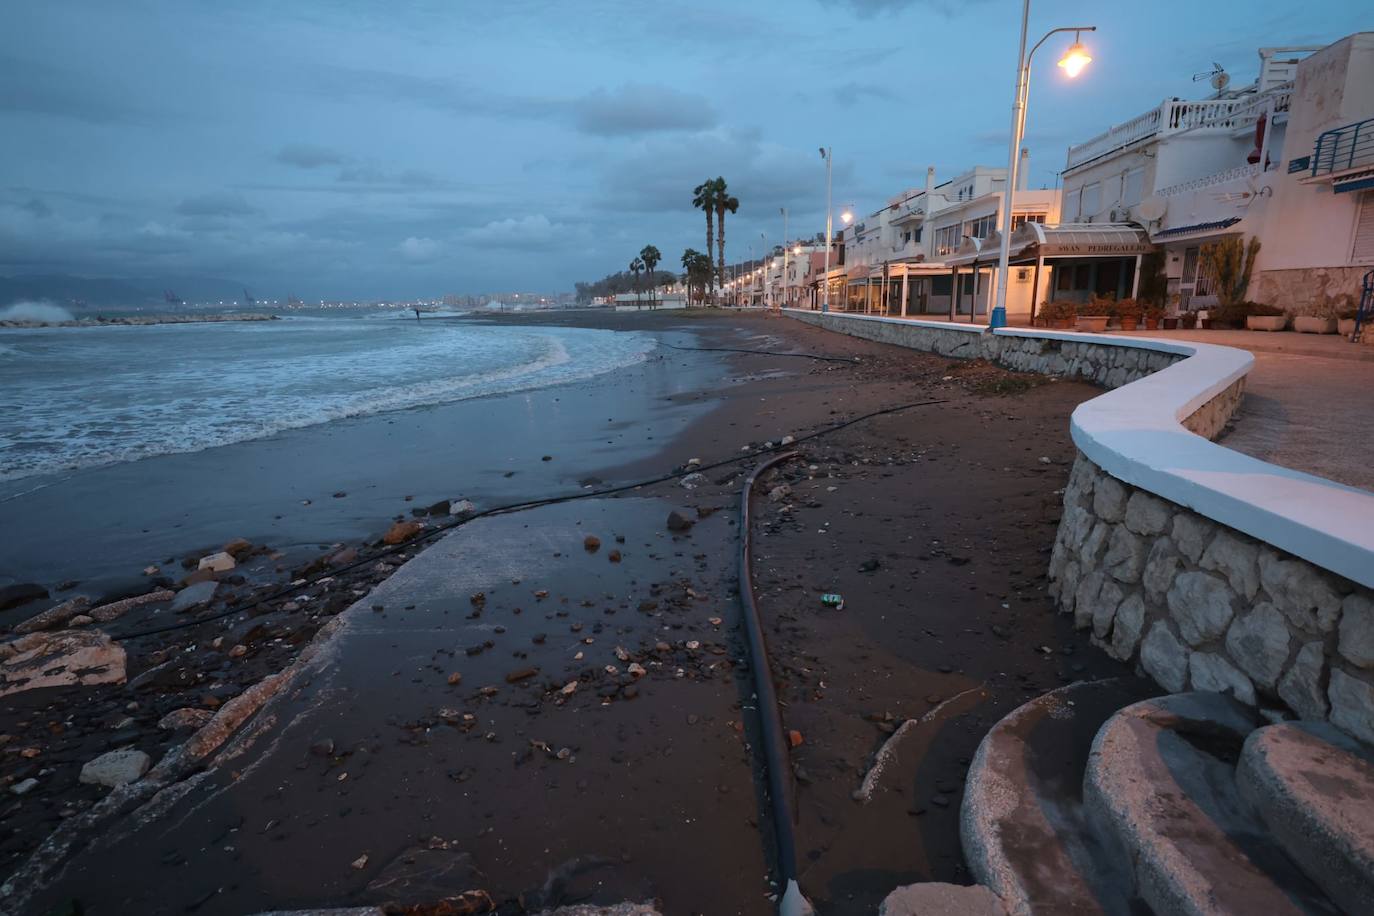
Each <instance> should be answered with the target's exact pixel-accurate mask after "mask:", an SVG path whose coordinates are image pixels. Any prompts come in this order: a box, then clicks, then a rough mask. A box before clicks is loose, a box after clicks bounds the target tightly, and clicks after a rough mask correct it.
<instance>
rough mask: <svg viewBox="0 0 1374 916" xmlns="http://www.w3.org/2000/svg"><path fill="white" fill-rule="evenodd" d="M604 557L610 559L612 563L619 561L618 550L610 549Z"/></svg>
mask: <svg viewBox="0 0 1374 916" xmlns="http://www.w3.org/2000/svg"><path fill="white" fill-rule="evenodd" d="M606 559H607V560H610V561H611V562H612V563H619V562H620V551H619V550H612V551H611V552H610V553H608V554H606Z"/></svg>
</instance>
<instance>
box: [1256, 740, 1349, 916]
mask: <svg viewBox="0 0 1374 916" xmlns="http://www.w3.org/2000/svg"><path fill="white" fill-rule="evenodd" d="M1236 775H1237V780H1238V781H1239V784H1240V791H1241V795H1242V796H1244V798H1245V799H1246V800H1247V801H1249V802H1250V804H1251V805H1253V806H1254V808H1255V810H1257V811H1258V812H1259V814H1260V816H1261V817H1262V818H1263V819H1264V822H1265V824H1267V825H1268V827H1269V830H1270V832H1271V833H1272V835H1273V837H1274V839H1275V840H1277V841H1278V843H1279V844H1280V845H1281V846H1283V848H1284V849H1285V850H1286V851H1287V852H1288V855H1289V856H1290V857H1291V858H1292V859H1293V860H1294V861H1295V862H1297V863H1298V865H1299V866H1300V867H1301V868H1302V870H1303V871H1304V872H1306V873H1307V876H1308V877H1309V878H1311V879H1312V880H1313V881H1314V882H1316V884H1317V885H1318V886H1319V887H1321V889H1322V890H1323V891H1325V892H1326V895H1327V896H1328V897H1330V898H1331V899H1332V900H1334V901H1335V902H1336V903H1337V904H1339V905H1340V906H1341V907H1342V908H1343V909H1345V910H1346V912H1349V913H1367V912H1370V911H1371V909H1374V748H1370V747H1369V746H1367V745H1364V744H1361V743H1360V742H1359V741H1356V740H1355V739H1354V738H1351V737H1350V736H1348V735H1346V734H1345V733H1344V732H1342V731H1340V730H1339V729H1337V728H1335V727H1334V726H1332V725H1329V724H1327V723H1325V722H1285V723H1283V724H1282V725H1271V726H1269V727H1267V728H1261V729H1257V730H1255V731H1253V732H1251V733H1250V736H1249V737H1248V738H1246V739H1245V747H1244V749H1243V750H1242V751H1241V755H1240V764H1239V766H1238V767H1237V774H1236Z"/></svg>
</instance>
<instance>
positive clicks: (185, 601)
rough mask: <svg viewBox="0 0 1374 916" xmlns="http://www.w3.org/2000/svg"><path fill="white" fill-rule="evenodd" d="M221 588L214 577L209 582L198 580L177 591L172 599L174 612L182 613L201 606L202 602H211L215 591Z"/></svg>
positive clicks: (172, 610)
mask: <svg viewBox="0 0 1374 916" xmlns="http://www.w3.org/2000/svg"><path fill="white" fill-rule="evenodd" d="M218 589H219V583H218V582H215V581H214V580H213V579H212V580H210V581H207V582H197V583H196V584H195V585H188V586H187V587H186V588H183V589H182V590H181V591H179V592H177V594H176V597H175V598H173V599H172V606H171V608H170V610H171V612H172V613H173V614H180V613H183V612H185V611H189V610H191V609H193V608H197V607H200V606H201V605H202V604H209V603H210V601H211V600H212V599H213V598H214V597H215V592H216V591H217V590H218Z"/></svg>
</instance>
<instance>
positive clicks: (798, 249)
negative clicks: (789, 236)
mask: <svg viewBox="0 0 1374 916" xmlns="http://www.w3.org/2000/svg"><path fill="white" fill-rule="evenodd" d="M792 253H793V254H801V246H800V245H798V246H797V247H796V248H793V249H792Z"/></svg>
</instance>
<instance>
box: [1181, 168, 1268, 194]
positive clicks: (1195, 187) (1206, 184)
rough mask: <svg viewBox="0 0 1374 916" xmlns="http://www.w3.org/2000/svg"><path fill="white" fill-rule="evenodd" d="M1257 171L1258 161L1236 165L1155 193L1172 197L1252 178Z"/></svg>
mask: <svg viewBox="0 0 1374 916" xmlns="http://www.w3.org/2000/svg"><path fill="white" fill-rule="evenodd" d="M1259 173H1260V167H1259V163H1258V162H1257V163H1255V164H1254V165H1248V164H1247V165H1238V166H1236V167H1235V168H1233V169H1227V170H1226V171H1224V172H1217V173H1216V174H1215V175H1207V176H1205V177H1203V178H1194V179H1193V180H1192V181H1183V182H1180V183H1178V184H1171V185H1169V186H1168V187H1167V188H1160V189H1159V190H1158V191H1156V192H1155V193H1156V194H1158V195H1159V196H1160V197H1172V196H1174V195H1175V194H1187V193H1188V192H1189V191H1200V190H1202V189H1203V188H1210V187H1212V186H1213V185H1218V184H1225V183H1226V182H1228V181H1235V180H1237V179H1240V178H1253V177H1254V176H1256V175H1258V174H1259Z"/></svg>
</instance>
